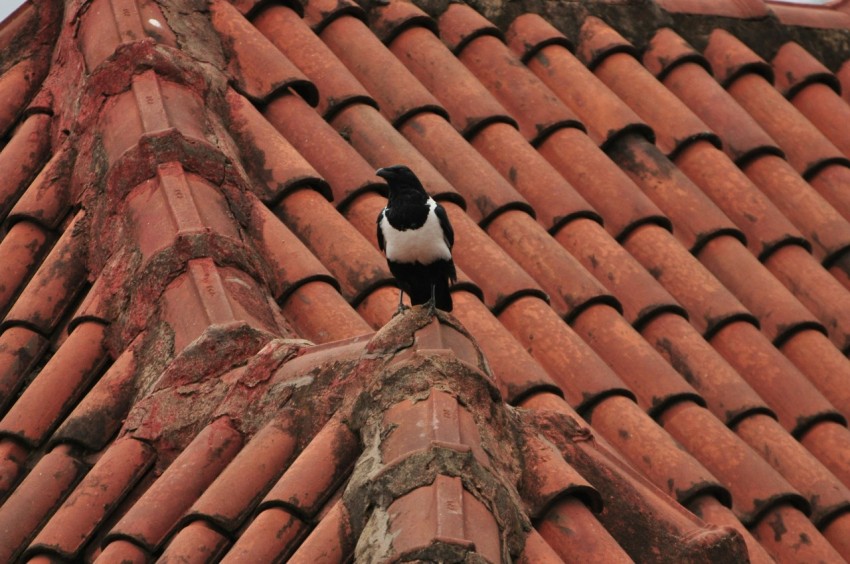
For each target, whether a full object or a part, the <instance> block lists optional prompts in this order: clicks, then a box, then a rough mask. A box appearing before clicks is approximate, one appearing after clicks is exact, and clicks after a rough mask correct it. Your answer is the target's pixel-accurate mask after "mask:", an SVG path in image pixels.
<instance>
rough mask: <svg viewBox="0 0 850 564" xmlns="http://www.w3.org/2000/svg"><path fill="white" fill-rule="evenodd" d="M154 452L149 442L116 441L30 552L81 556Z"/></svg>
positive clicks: (149, 462)
mask: <svg viewBox="0 0 850 564" xmlns="http://www.w3.org/2000/svg"><path fill="white" fill-rule="evenodd" d="M154 456H155V454H154V450H153V449H152V448H151V447H150V446H148V445H146V444H145V443H143V442H141V441H138V440H136V439H132V438H129V437H125V438H123V439H119V440H117V441H115V442H114V443H113V444H112V445H110V446H109V448H107V449H106V451H105V452H104V453H103V456H101V457H100V459H99V460H98V461H97V463H96V464H95V465H94V467H92V469H91V470H89V472H88V473H87V474H86V476H85V477H84V478H83V479H82V481H81V482H80V483H79V484H78V485H77V487H75V488H74V491H73V492H71V495H69V496H68V498H67V499H66V500H65V502H64V503H63V504H62V506H61V507H60V508H59V509H57V510H56V512H55V513H54V514H53V516H52V517H51V518H50V521H48V522H47V523H46V524H45V525H44V527H43V528H42V529H41V531H39V533H38V535H37V536H36V537H35V538H34V539H33V540H32V542H31V544H30V546H29V548H28V551H29V554H35V553H47V554H50V555H51V556H54V555H55V556H58V557H60V558H66V559H68V560H72V559H75V558H79V557H81V553H82V549H83V547H84V546H85V544H86V543H87V542H88V541H89V540H90V539H91V538H92V537H93V536H94V535H95V534H96V533H97V530H98V527H99V526H100V525H101V524H102V523H103V522H104V521H105V520H106V518H108V517H109V515H110V514H111V513H112V511H114V510H115V508H116V506H117V505H118V504H119V503H120V502H121V501H122V500H123V498H124V496H125V495H127V493H128V492H129V491H130V490H132V488H133V487H134V486H135V485H136V483H137V482H138V480H139V479H140V478H141V476H143V475H144V473H145V472H146V471H147V470H148V468H150V466H151V464H152V463H153V458H154Z"/></svg>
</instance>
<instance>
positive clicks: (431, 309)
mask: <svg viewBox="0 0 850 564" xmlns="http://www.w3.org/2000/svg"><path fill="white" fill-rule="evenodd" d="M436 311H437V294H436V287H435V285H434V284H431V299H430V300H428V314H429V315H434V314H435V313H436Z"/></svg>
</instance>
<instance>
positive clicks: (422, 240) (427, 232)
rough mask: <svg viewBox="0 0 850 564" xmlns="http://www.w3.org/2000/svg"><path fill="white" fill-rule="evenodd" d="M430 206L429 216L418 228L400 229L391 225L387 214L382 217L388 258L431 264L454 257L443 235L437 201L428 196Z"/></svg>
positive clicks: (382, 229)
mask: <svg viewBox="0 0 850 564" xmlns="http://www.w3.org/2000/svg"><path fill="white" fill-rule="evenodd" d="M428 207H429V208H430V209H429V210H428V217H427V218H426V219H425V223H424V224H423V225H422V227H419V228H418V229H407V230H405V231H400V230H398V229H396V228H395V227H393V226H392V225H390V222H389V220H388V219H387V217H386V215H384V216H383V217H381V232H382V233H383V235H384V244H385V247H386V253H387V259H389V260H391V261H394V262H407V263H412V262H419V263H421V264H430V263H432V262H434V261H436V260H440V259H443V260H448V259H450V258H451V257H452V253H451V250H450V249H449V246H448V245H447V244H446V241H445V239H444V237H443V230H442V228H441V227H440V220H439V219H438V218H437V215H436V214H435V213H434V209H435V208H436V207H437V203H436V202H435V201H434V200H432V199H431V198H428Z"/></svg>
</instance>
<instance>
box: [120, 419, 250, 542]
mask: <svg viewBox="0 0 850 564" xmlns="http://www.w3.org/2000/svg"><path fill="white" fill-rule="evenodd" d="M241 447H242V437H241V436H240V434H239V432H238V431H236V430H235V429H233V427H232V426H231V424H230V422H228V421H227V420H225V419H224V418H221V419H217V420H216V421H214V422H212V423H211V424H210V425H208V426H207V427H205V428H204V429H203V430H202V431H201V432H200V433H199V434H198V435H197V437H195V439H194V440H193V441H192V442H191V443H190V444H189V446H188V447H186V450H184V451H183V452H182V453H180V455H179V456H178V457H177V458H176V459H175V460H174V461H173V462H172V463H171V464H170V465H169V466H168V467H167V468H166V469H165V471H164V472H163V473H162V475H160V476H159V477H158V478H157V479H156V481H155V482H154V483H153V484H152V485H151V486H150V488H148V490H147V491H146V492H145V493H144V494H143V495H142V497H141V498H140V499H139V500H138V501H137V502H136V503H135V504H134V505H133V507H132V508H130V510H129V511H128V512H127V513H125V514H124V516H123V517H122V518H121V519H120V520H119V521H118V523H116V524H115V526H114V527H112V530H111V531H110V532H109V534H108V535H107V537H106V539H105V541H104V543H105V544H109V543H110V542H111V541H112V540H113V539H114V540H118V539H131V540H132V541H133V542H135V543H138V544H139V546H142V547H144V548H145V549H146V550H148V551H150V552H153V551H155V550H157V549H158V548H160V547H161V546H162V545H163V542H164V541H165V540H166V539H167V538H168V536H169V535H170V534H171V533H172V532H173V529H174V527H175V525H176V524H177V522H178V520H179V519H180V517H181V516H182V515H183V514H184V513H185V512H186V510H188V509H189V508H190V507H191V505H192V503H194V501H195V500H196V499H197V498H198V497H199V496H200V494H201V493H203V492H204V490H206V489H207V487H209V485H210V484H211V483H212V482H213V480H214V479H215V478H216V477H217V476H218V475H219V474H220V473H221V471H222V470H223V469H224V468H225V466H227V464H228V463H229V462H230V461H231V460H232V459H233V457H234V456H235V455H236V453H237V452H238V451H239V449H240V448H241Z"/></svg>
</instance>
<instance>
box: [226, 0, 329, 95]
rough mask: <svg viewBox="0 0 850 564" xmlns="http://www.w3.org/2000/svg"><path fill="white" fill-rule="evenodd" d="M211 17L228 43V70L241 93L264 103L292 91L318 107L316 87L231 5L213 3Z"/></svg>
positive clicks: (227, 3)
mask: <svg viewBox="0 0 850 564" xmlns="http://www.w3.org/2000/svg"><path fill="white" fill-rule="evenodd" d="M210 14H211V16H212V17H211V21H212V24H213V25H214V26H215V28H216V30H217V31H218V33H220V34H221V35H222V36H223V37H224V39H225V43H224V44H225V46H226V48H227V49H228V51H229V53H228V55H229V58H230V61H229V64H228V70H229V71H230V74H231V75H232V77H233V80H234V81H235V83H236V84H235V86H236V88H237V89H238V90H239V91H240V92H242V93H243V94H245V95H246V96H247V97H248V98H250V99H251V100H252V101H253V102H255V103H265V102H268V101H269V99H271V98H273V97H275V96H278V95H279V94H280V92H281V91H284V90H286V89H292V90H293V91H295V92H297V93H298V95H299V96H301V97H302V98H304V100H306V101H307V103H308V104H310V105H311V106H315V105H316V104H318V102H319V92H318V90H317V89H316V86H315V85H314V84H313V83H311V82H310V81H309V80H308V79H307V78H306V77H305V76H304V75H303V74H301V71H299V70H298V68H297V67H296V66H295V65H293V64H292V63H291V62H290V61H289V60H288V59H287V58H286V57H285V56H284V55H283V54H282V53H280V51H278V50H277V49H275V48H274V46H273V45H272V44H271V42H270V41H269V40H268V39H266V37H265V36H264V35H263V34H261V33H259V31H258V30H257V28H256V27H254V26H253V25H251V23H250V22H249V21H248V20H246V19H245V18H244V17H243V16H242V15H241V14H240V13H239V12H237V11H236V9H235V8H234V7H233V6H232V5H231V4H230V3H229V2H224V1H221V2H213V3H212V4H211V10H210Z"/></svg>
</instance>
